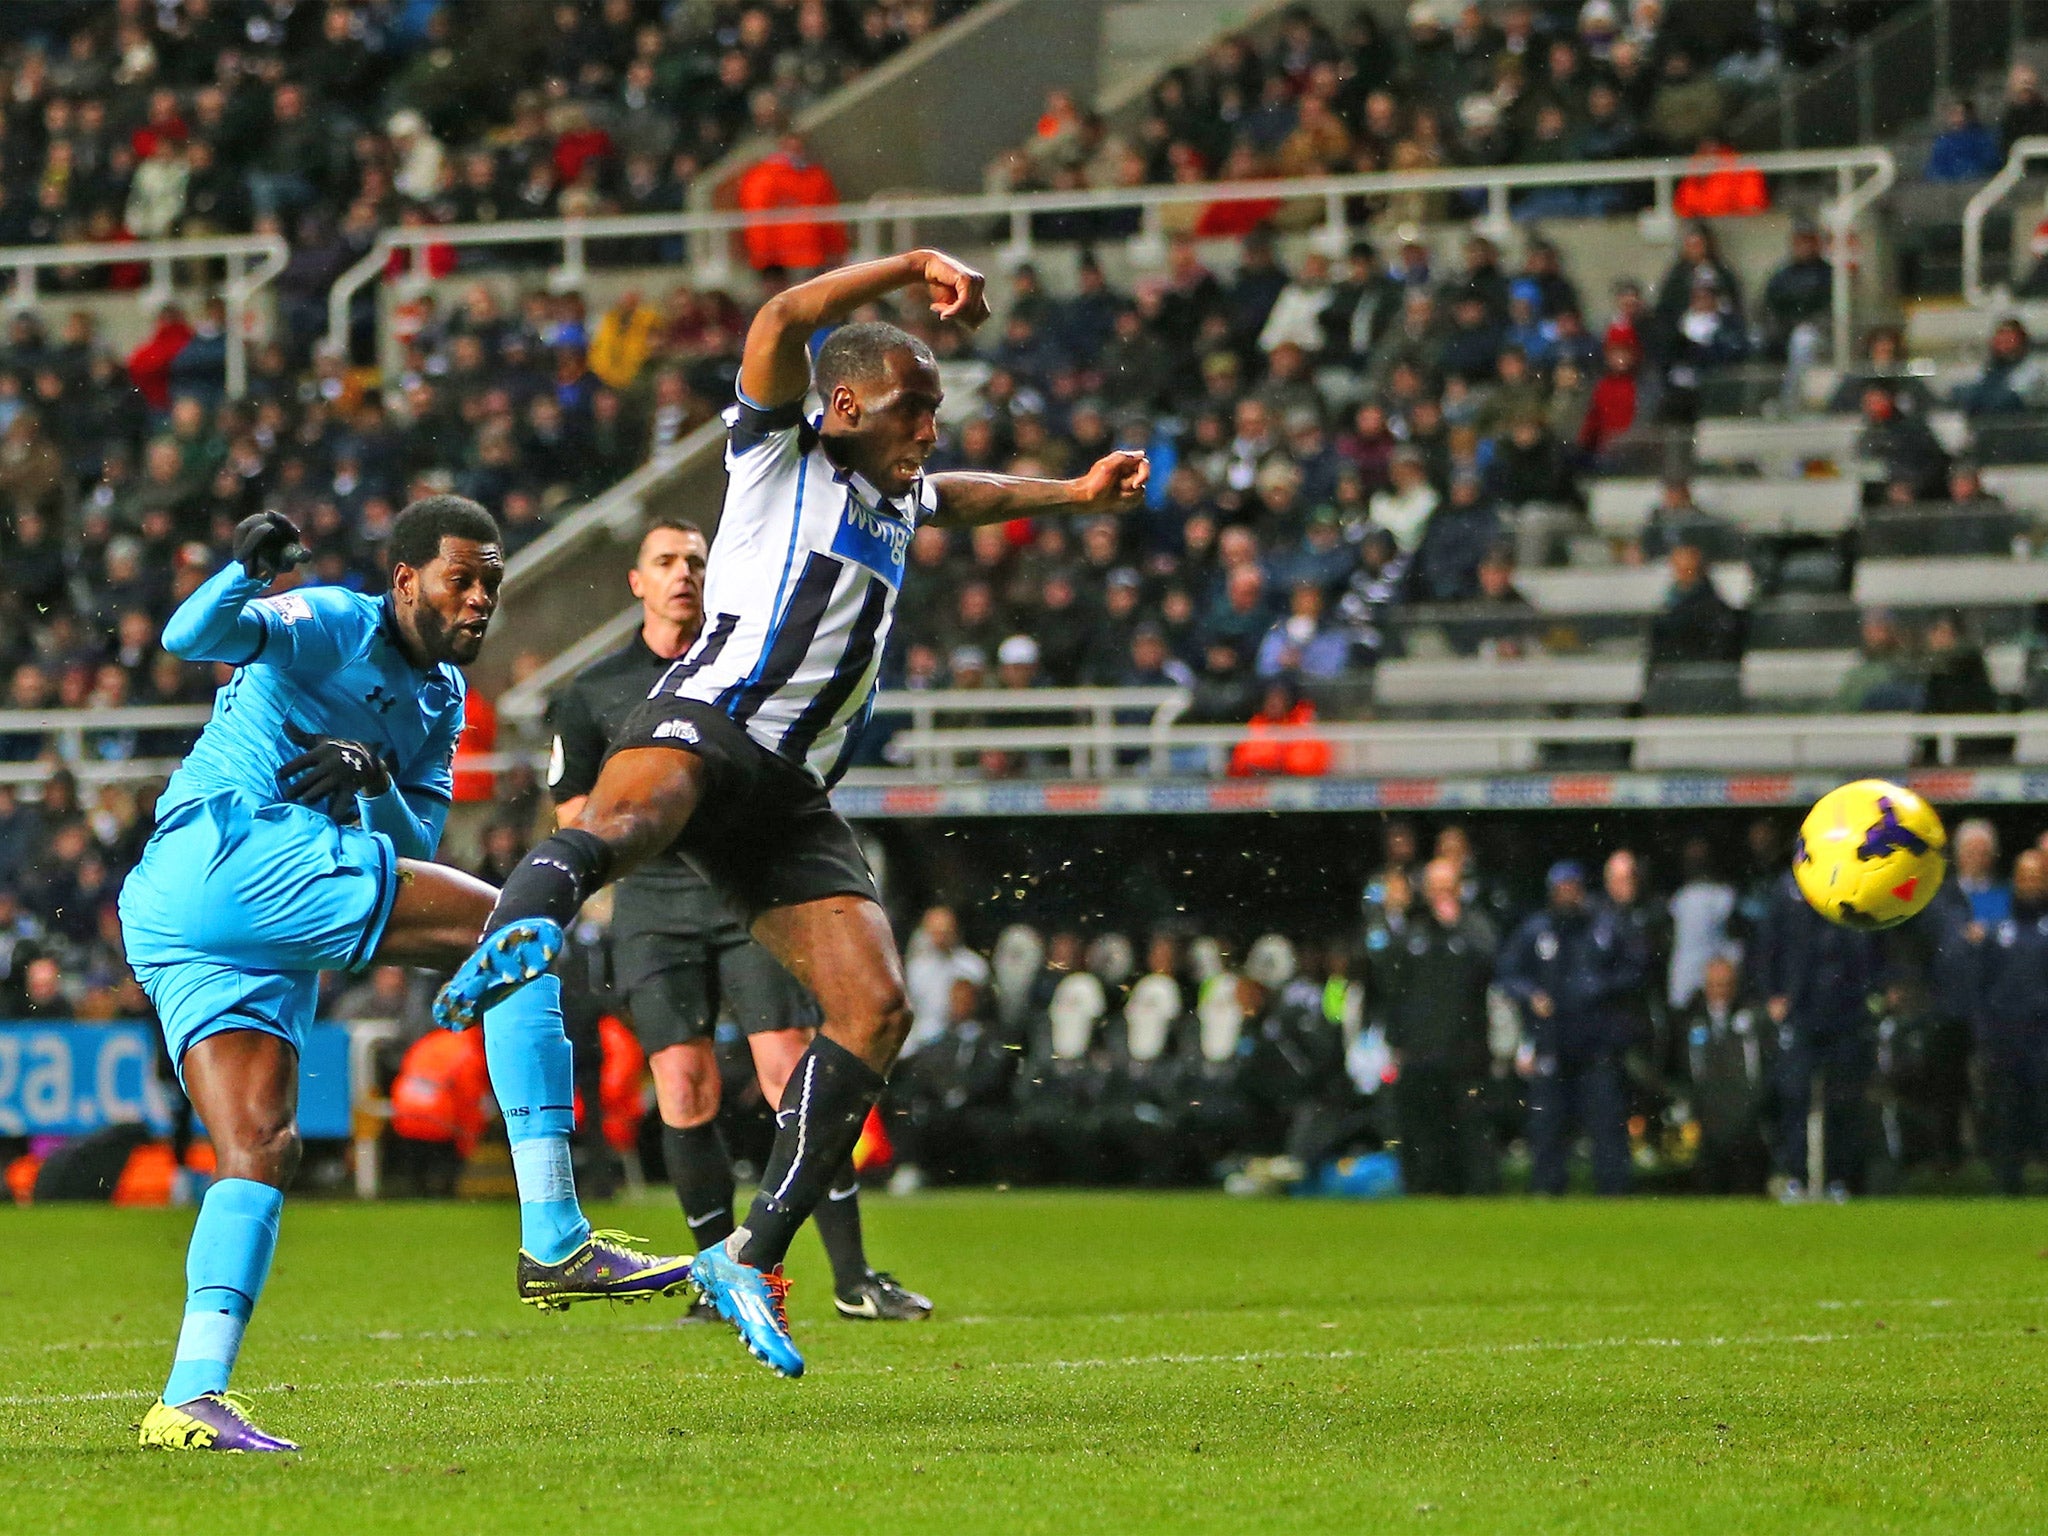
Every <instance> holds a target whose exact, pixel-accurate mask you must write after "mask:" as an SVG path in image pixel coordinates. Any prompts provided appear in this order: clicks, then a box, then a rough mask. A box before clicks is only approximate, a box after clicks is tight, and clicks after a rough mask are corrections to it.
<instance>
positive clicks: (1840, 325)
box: [327, 145, 1898, 357]
mask: <svg viewBox="0 0 2048 1536" xmlns="http://www.w3.org/2000/svg"><path fill="white" fill-rule="evenodd" d="M1729 164H1730V162H1722V161H1719V160H1700V159H1696V158H1691V157H1671V158H1665V159H1654V160H1616V161H1608V162H1599V163H1588V164H1577V165H1558V166H1499V167H1494V168H1491V169H1484V170H1449V171H1382V172H1375V173H1372V174H1370V175H1356V176H1309V177H1300V178H1296V179H1292V180H1271V181H1239V182H1212V183H1204V184H1202V185H1200V186H1159V187H1133V188H1129V189H1124V188H1115V189H1110V190H1105V191H1098V192H1025V193H1005V194H999V195H994V196H991V195H986V194H983V195H977V196H958V197H913V198H898V197H893V196H884V197H876V198H871V199H869V200H868V201H866V202H860V203H840V204H835V205H832V206H828V207H818V208H779V209H773V210H762V211H758V212H741V211H710V212H693V213H677V214H633V215H620V216H616V217H610V218H597V219H554V220H521V221H517V222H512V223H501V224H444V225H439V226H415V227H407V228H398V229H387V230H385V231H384V232H383V233H382V234H380V235H379V236H378V237H377V240H376V243H375V244H373V245H372V246H371V247H370V249H369V251H368V252H367V253H366V254H365V255H364V256H363V258H362V259H361V260H360V261H358V262H357V263H356V264H355V265H354V266H352V267H350V268H349V269H348V270H347V271H346V272H344V273H343V274H342V275H341V276H340V277H339V278H338V279H336V281H335V284H334V287H333V289H332V290H331V291H330V292H329V294H328V301H327V304H328V335H329V339H330V340H332V341H334V342H336V343H337V344H345V343H346V341H347V337H348V320H349V311H350V308H351V306H352V304H353V302H354V299H355V295H356V294H357V293H358V292H360V291H361V290H362V289H363V288H365V287H366V286H368V285H369V284H370V283H372V282H374V281H376V280H377V278H378V277H379V275H380V274H382V273H383V271H384V270H385V268H386V266H387V264H388V262H389V258H390V256H391V253H392V252H394V251H400V250H422V249H425V248H427V247H429V246H437V245H438V246H453V247H457V248H477V247H485V246H493V245H536V244H539V245H552V246H557V247H559V248H560V250H561V253H562V260H561V264H560V265H559V266H558V267H557V268H556V269H555V271H554V273H553V274H552V280H554V281H557V282H560V283H568V284H574V283H579V282H581V281H583V280H584V278H585V277H586V276H587V275H588V266H587V254H588V247H589V244H590V242H592V241H601V240H619V239H635V238H639V239H646V238H654V237H661V236H671V237H673V236H678V235H680V236H683V237H685V238H686V239H688V240H689V241H690V245H691V259H690V267H691V270H692V272H693V274H694V276H695V278H696V279H697V281H699V282H703V283H712V282H717V281H722V280H723V279H724V277H725V276H726V274H727V273H728V272H729V270H730V268H729V264H728V259H727V252H726V240H725V238H724V237H726V236H730V235H731V234H733V233H735V232H737V231H740V230H744V229H750V228H759V227H763V226H770V225H780V224H820V223H840V224H848V225H851V226H852V227H853V230H854V232H855V242H854V243H855V246H856V249H857V251H858V254H860V255H862V256H875V255H880V254H882V253H883V252H884V251H885V250H888V249H891V248H895V249H902V248H905V247H908V246H912V245H915V244H916V239H917V227H918V225H920V224H924V223H933V222H938V221H959V220H989V221H993V222H997V223H1001V224H1002V225H1004V226H1005V227H1006V228H1007V230H1008V233H1009V238H1008V242H1007V244H1006V245H1005V247H1004V250H1005V255H1006V257H1007V258H1009V259H1012V260H1022V259H1024V258H1025V257H1027V256H1028V255H1029V254H1030V252H1031V250H1032V247H1033V236H1032V233H1031V221H1032V218H1033V216H1034V215H1037V214H1041V213H1078V212H1088V211H1091V210H1116V209H1130V208H1136V209H1140V210H1142V211H1143V215H1144V220H1145V223H1144V229H1143V231H1142V233H1141V234H1140V235H1139V236H1138V237H1137V238H1138V239H1140V240H1144V241H1149V242H1151V243H1152V245H1153V246H1154V247H1155V248H1156V247H1157V246H1158V244H1159V241H1160V238H1161V224H1160V221H1159V212H1160V210H1161V209H1164V208H1168V207H1175V206H1187V205H1191V204H1209V203H1236V202H1253V201H1262V200H1266V199H1278V200H1280V201H1283V202H1300V201H1303V200H1313V201H1319V202H1321V203H1322V205H1323V226H1322V230H1321V233H1320V235H1319V237H1318V238H1319V240H1320V242H1321V243H1322V245H1323V246H1324V247H1325V248H1326V249H1329V250H1331V251H1333V252H1340V251H1342V250H1343V249H1344V248H1345V246H1346V245H1347V244H1348V243H1349V241H1350V238H1351V231H1350V227H1349V225H1348V224H1347V222H1346V219H1345V205H1346V203H1347V201H1348V200H1349V199H1351V198H1354V197H1359V196H1377V195H1388V194H1394V193H1401V192H1458V191H1481V192H1484V193H1485V194H1486V200H1487V207H1486V213H1485V214H1484V215H1483V216H1481V217H1480V218H1479V219H1478V220H1476V221H1474V223H1475V227H1477V228H1479V229H1481V230H1483V231H1485V232H1488V233H1491V234H1495V235H1503V234H1505V233H1506V232H1507V231H1508V230H1509V229H1511V228H1512V218H1511V213H1512V197H1513V194H1514V193H1516V192H1518V191H1523V190H1527V189H1531V188H1539V187H1585V186H1612V185H1616V184H1624V185H1625V184H1630V183H1637V182H1645V183H1648V184H1649V186H1650V187H1651V189H1652V194H1653V198H1654V204H1653V206H1652V208H1651V209H1650V210H1648V211H1647V212H1646V213H1645V214H1644V215H1643V216H1642V220H1641V225H1640V227H1641V228H1642V229H1643V231H1644V233H1645V234H1646V235H1648V236H1650V237H1652V238H1657V239H1660V240H1662V239H1668V238H1670V236H1671V234H1672V233H1673V232H1674V230H1675V228H1676V223H1677V221H1676V216H1675V214H1674V213H1673V211H1672V195H1673V193H1674V191H1675V190H1676V188H1677V186H1678V184H1679V183H1680V182H1681V181H1683V180H1685V179H1686V178H1687V177H1689V176H1697V175H1703V174H1712V173H1714V172H1716V171H1719V170H1722V169H1726V168H1728V165H1729ZM1732 164H1733V165H1734V166H1736V167H1738V168H1740V169H1744V170H1755V171H1760V172H1763V173H1764V174H1766V175H1816V174H1827V173H1832V174H1833V176H1834V178H1835V189H1834V195H1833V196H1832V197H1831V198H1830V199H1829V200H1828V202H1827V203H1826V204H1825V205H1824V206H1823V208H1822V211H1821V217H1822V220H1823V222H1824V223H1826V224H1827V225H1828V227H1829V229H1830V231H1831V232H1832V234H1833V235H1834V236H1835V237H1836V238H1835V239H1834V240H1833V241H1832V244H1831V250H1832V252H1833V253H1834V256H1833V259H1834V262H1835V284H1834V310H1833V318H1834V342H1835V351H1836V355H1837V356H1841V357H1846V356H1849V355H1850V351H1851V348H1850V330H1851V327H1850V287H1851V272H1850V250H1849V241H1848V239H1847V235H1848V233H1849V231H1850V229H1851V228H1852V227H1853V226H1854V225H1855V223H1856V221H1857V220H1858V219H1859V218H1860V217H1861V216H1862V215H1863V213H1864V211H1865V210H1866V209H1867V208H1869V207H1870V205H1871V204H1872V203H1874V202H1875V201H1876V200H1877V199H1878V198H1879V197H1881V196H1882V195H1883V194H1884V193H1885V191H1886V190H1888V189H1889V188H1890V187H1891V185H1892V183H1893V181H1894V180H1895V179H1896V178H1897V174H1898V167H1897V163H1896V162H1895V161H1894V160H1893V158H1892V155H1891V152H1890V151H1889V150H1886V149H1883V148H1881V147H1877V146H1869V145H1867V146H1863V147H1860V148H1855V149H1831V150H1797V151H1775V152H1772V153H1768V154H1759V155H1745V156H1742V157H1740V158H1739V160H1736V161H1734V162H1732ZM885 235H886V236H887V238H886V239H885V238H884V237H885Z"/></svg>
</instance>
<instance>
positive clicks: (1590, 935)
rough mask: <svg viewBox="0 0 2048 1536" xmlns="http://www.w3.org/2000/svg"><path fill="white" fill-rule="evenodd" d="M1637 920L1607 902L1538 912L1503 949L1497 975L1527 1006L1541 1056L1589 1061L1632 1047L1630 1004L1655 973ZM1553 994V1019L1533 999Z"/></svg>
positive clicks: (1531, 1029) (1528, 1016) (1515, 996)
mask: <svg viewBox="0 0 2048 1536" xmlns="http://www.w3.org/2000/svg"><path fill="white" fill-rule="evenodd" d="M1648 974H1649V972H1648V961H1647V957H1646V956H1645V954H1644V952H1643V946H1642V941H1641V936H1640V935H1639V934H1638V933H1637V932H1636V930H1635V927H1634V925H1632V924H1630V923H1628V922H1627V921H1625V920H1624V919H1622V918H1621V917H1620V916H1618V915H1617V914H1616V913H1615V912H1614V911H1613V910H1612V909H1611V908H1609V907H1608V906H1606V905H1605V904H1604V903H1600V904H1596V905H1592V906H1588V907H1585V908H1582V909H1581V910H1579V911H1576V912H1571V913H1560V912H1555V911H1549V910H1546V911H1542V912H1538V913H1537V914H1536V915H1535V916H1534V917H1532V918H1530V919H1529V920H1528V921H1526V922H1525V923H1523V924H1522V926H1521V927H1520V928H1518V929H1516V930H1515V935H1514V937H1513V938H1511V939H1509V940H1508V943H1507V948H1506V949H1504V950H1502V951H1501V957H1500V968H1499V975H1498V979H1499V981H1500V984H1501V986H1502V987H1503V988H1505V989H1506V991H1507V992H1508V994H1509V995H1510V996H1511V997H1513V998H1514V999H1515V1000H1516V1001H1517V1002H1519V1003H1520V1004H1521V1005H1522V1010H1523V1017H1524V1018H1526V1019H1527V1021H1528V1026H1529V1032H1530V1034H1531V1035H1532V1036H1533V1037H1534V1039H1535V1045H1536V1050H1537V1052H1538V1053H1539V1054H1540V1055H1547V1056H1566V1057H1573V1058H1577V1059H1584V1058H1586V1057H1590V1056H1598V1055H1602V1054H1605V1053H1607V1052H1610V1051H1619V1050H1621V1049H1622V1048H1623V1047H1624V1046H1626V1045H1627V1044H1628V1040H1629V1031H1630V1029H1631V1027H1632V1025H1633V1019H1634V1015H1633V1014H1632V1012H1631V1001H1632V999H1633V998H1634V996H1635V994H1636V993H1637V992H1638V991H1640V990H1641V988H1642V986H1643V983H1644V981H1645V980H1646V979H1647V977H1648ZM1538 992H1542V993H1546V994H1548V996H1549V997H1550V1000H1551V1002H1552V1004H1553V1005H1554V1008H1553V1011H1552V1013H1551V1016H1550V1017H1549V1018H1547V1019H1544V1018H1538V1017H1537V1015H1536V1011H1535V1010H1534V1009H1533V1008H1531V1007H1530V1006H1529V999H1530V998H1531V997H1533V996H1535V995H1536V994H1537V993H1538Z"/></svg>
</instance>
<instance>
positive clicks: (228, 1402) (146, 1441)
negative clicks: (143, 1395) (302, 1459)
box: [139, 1392, 298, 1454]
mask: <svg viewBox="0 0 2048 1536" xmlns="http://www.w3.org/2000/svg"><path fill="white" fill-rule="evenodd" d="M246 1401H247V1400H246V1399H243V1398H239V1397H237V1396H235V1395H234V1394H233V1393H229V1392H207V1393H202V1394H201V1395H200V1396H198V1397H195V1398H193V1399H192V1401H191V1402H189V1403H180V1404H178V1405H177V1406H176V1407H175V1408H173V1407H171V1406H170V1405H168V1404H166V1403H163V1402H158V1403H156V1404H155V1405H154V1406H153V1407H151V1409H150V1410H149V1412H148V1413H145V1414H144V1415H143V1416H142V1424H141V1432H140V1435H139V1440H140V1443H141V1444H143V1445H145V1446H153V1447H155V1448H156V1449H158V1450H164V1451H227V1452H229V1453H231V1454H240V1453H242V1452H245V1451H296V1450H297V1449H298V1446H297V1445H295V1444H293V1443H292V1442H291V1441H289V1440H281V1439H279V1438H278V1437H277V1436H276V1435H266V1434H265V1433H263V1431H262V1430H260V1429H258V1428H257V1427H256V1426H255V1425H254V1424H251V1423H250V1422H249V1415H248V1410H247V1408H246V1407H245V1403H246Z"/></svg>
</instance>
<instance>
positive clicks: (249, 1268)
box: [164, 1179, 284, 1407]
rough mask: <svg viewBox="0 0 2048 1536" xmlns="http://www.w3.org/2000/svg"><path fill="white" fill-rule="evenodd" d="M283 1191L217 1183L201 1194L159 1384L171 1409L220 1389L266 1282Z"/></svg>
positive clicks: (224, 1181)
mask: <svg viewBox="0 0 2048 1536" xmlns="http://www.w3.org/2000/svg"><path fill="white" fill-rule="evenodd" d="M283 1209H284V1192H283V1191H282V1190H276V1189H272V1188H271V1187H270V1186H269V1185H268V1184H258V1183H256V1182H255V1181H254V1180H253V1179H221V1180H219V1181H218V1182H216V1183H215V1184H214V1185H213V1186H212V1188H210V1189H208V1190H207V1192H206V1198H205V1200H204V1201H202V1202H201V1203H200V1206H199V1219H198V1221H196V1222H194V1223H193V1225H192V1242H191V1245H190V1246H189V1247H188V1248H187V1249H186V1250H185V1325H184V1327H183V1328H181V1329H180V1330H179V1331H178V1354H177V1358H176V1359H175V1360H174V1361H173V1362H172V1363H171V1376H170V1380H169V1381H167V1382H165V1383H164V1401H165V1402H166V1403H169V1404H170V1405H171V1406H173V1407H176V1406H177V1405H178V1404H179V1403H189V1402H191V1401H192V1399H193V1398H195V1397H199V1396H201V1395H202V1394H204V1393H207V1392H224V1391H226V1390H227V1385H228V1377H229V1376H231V1375H233V1374H234V1369H235V1356H236V1355H238V1354H240V1353H241V1349H242V1332H243V1330H244V1329H246V1328H247V1327H248V1326H249V1317H250V1314H251V1313H253V1312H254V1311H255V1310H256V1298H257V1297H259V1296H261V1295H262V1294H263V1282H264V1281H265V1280H267V1279H268V1278H269V1277H270V1256H271V1255H272V1254H273V1253H275V1252H276V1251H277V1217H278V1212H280V1211H281V1210H283Z"/></svg>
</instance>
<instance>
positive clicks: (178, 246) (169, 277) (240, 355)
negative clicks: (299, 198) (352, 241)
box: [0, 235, 291, 399]
mask: <svg viewBox="0 0 2048 1536" xmlns="http://www.w3.org/2000/svg"><path fill="white" fill-rule="evenodd" d="M290 258H291V249H290V247H288V246H287V245H286V244H285V243H284V240H283V239H282V238H281V237H280V236H277V235H221V236H209V237H207V238H205V239H197V240H143V241H135V242H131V243H127V244H123V243H121V242H118V241H101V242H96V243H93V244H86V245H10V246H0V267H4V268H11V269H12V270H13V273H14V280H13V282H12V283H11V284H10V285H9V287H8V297H7V305H8V307H9V308H10V309H27V308H30V307H32V306H33V305H35V304H36V303H37V302H38V298H37V287H36V274H37V273H38V272H44V271H50V270H53V269H56V268H59V267H117V266H132V265H136V264H140V263H146V264H147V265H148V267H149V272H150V281H149V287H147V288H146V289H144V290H143V291H142V294H141V296H140V301H141V302H142V303H143V304H145V305H147V306H149V307H150V308H151V309H157V308H161V307H162V306H163V305H165V304H168V303H170V302H171V300H172V298H173V296H174V294H175V288H174V286H173V277H174V273H173V268H174V267H175V266H176V264H177V263H179V262H181V261H223V262H225V263H226V264H227V281H226V282H225V283H224V284H223V285H222V287H221V296H222V298H223V299H225V300H226V302H227V307H228V331H227V354H228V355H227V386H228V394H229V395H230V396H232V397H233V398H235V399H240V398H241V397H242V395H243V394H244V393H246V392H247V390H248V387H249V337H248V323H249V301H250V300H251V299H253V298H254V297H255V296H256V294H257V293H258V292H260V291H261V290H262V289H263V288H265V287H267V286H268V285H269V284H270V283H272V282H274V281H275V280H276V278H277V276H278V274H279V273H281V272H282V271H284V268H285V263H286V262H287V261H288V260H290ZM252 262H253V263H254V265H249V263H252Z"/></svg>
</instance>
